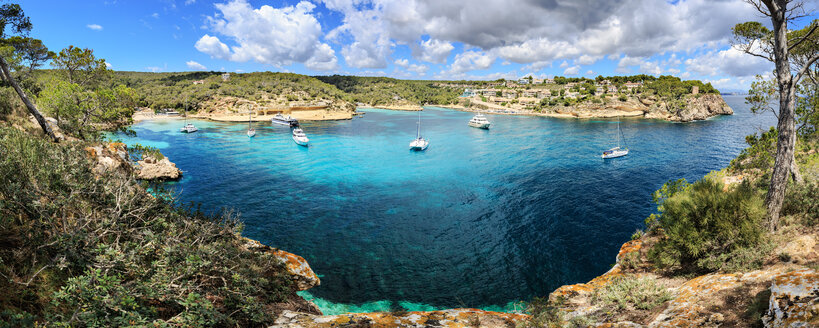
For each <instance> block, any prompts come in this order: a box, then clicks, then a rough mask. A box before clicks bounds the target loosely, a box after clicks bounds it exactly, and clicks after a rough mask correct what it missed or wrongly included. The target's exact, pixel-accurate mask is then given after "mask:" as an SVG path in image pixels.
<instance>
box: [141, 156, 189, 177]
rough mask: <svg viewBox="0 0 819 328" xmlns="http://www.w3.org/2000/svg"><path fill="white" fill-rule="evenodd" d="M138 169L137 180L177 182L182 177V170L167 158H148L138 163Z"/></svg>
mask: <svg viewBox="0 0 819 328" xmlns="http://www.w3.org/2000/svg"><path fill="white" fill-rule="evenodd" d="M137 167H138V168H139V171H138V172H137V179H140V180H176V179H179V178H180V177H182V170H180V169H178V168H177V167H176V164H174V163H172V162H171V161H170V160H168V158H167V157H163V158H162V159H160V160H157V159H156V158H155V157H153V156H146V157H145V158H143V159H142V160H141V161H138V162H137Z"/></svg>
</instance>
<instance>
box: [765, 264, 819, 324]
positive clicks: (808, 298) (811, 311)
mask: <svg viewBox="0 0 819 328" xmlns="http://www.w3.org/2000/svg"><path fill="white" fill-rule="evenodd" d="M768 307H769V309H768V312H767V313H766V315H765V317H763V319H762V320H763V322H764V323H765V326H766V327H817V326H819V274H817V273H816V271H813V270H810V269H802V270H796V271H791V272H787V273H784V274H781V275H779V276H777V277H776V278H774V282H773V284H772V285H771V298H770V300H769V302H768Z"/></svg>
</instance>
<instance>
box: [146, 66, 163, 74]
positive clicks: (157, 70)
mask: <svg viewBox="0 0 819 328" xmlns="http://www.w3.org/2000/svg"><path fill="white" fill-rule="evenodd" d="M145 69H146V70H149V71H151V72H154V73H156V72H162V67H157V66H148V67H145Z"/></svg>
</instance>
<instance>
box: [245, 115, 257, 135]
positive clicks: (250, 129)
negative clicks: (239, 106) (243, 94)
mask: <svg viewBox="0 0 819 328" xmlns="http://www.w3.org/2000/svg"><path fill="white" fill-rule="evenodd" d="M247 113H248V117H247V136H248V137H250V138H253V137H254V136H255V135H256V129H254V128H253V109H252V108H251V110H250V111H248V112H247Z"/></svg>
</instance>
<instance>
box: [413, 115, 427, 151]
mask: <svg viewBox="0 0 819 328" xmlns="http://www.w3.org/2000/svg"><path fill="white" fill-rule="evenodd" d="M409 147H410V150H426V149H427V147H429V140H426V139H424V137H422V136H421V112H420V111H419V112H418V133H417V134H416V135H415V140H413V141H412V142H410V144H409Z"/></svg>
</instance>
